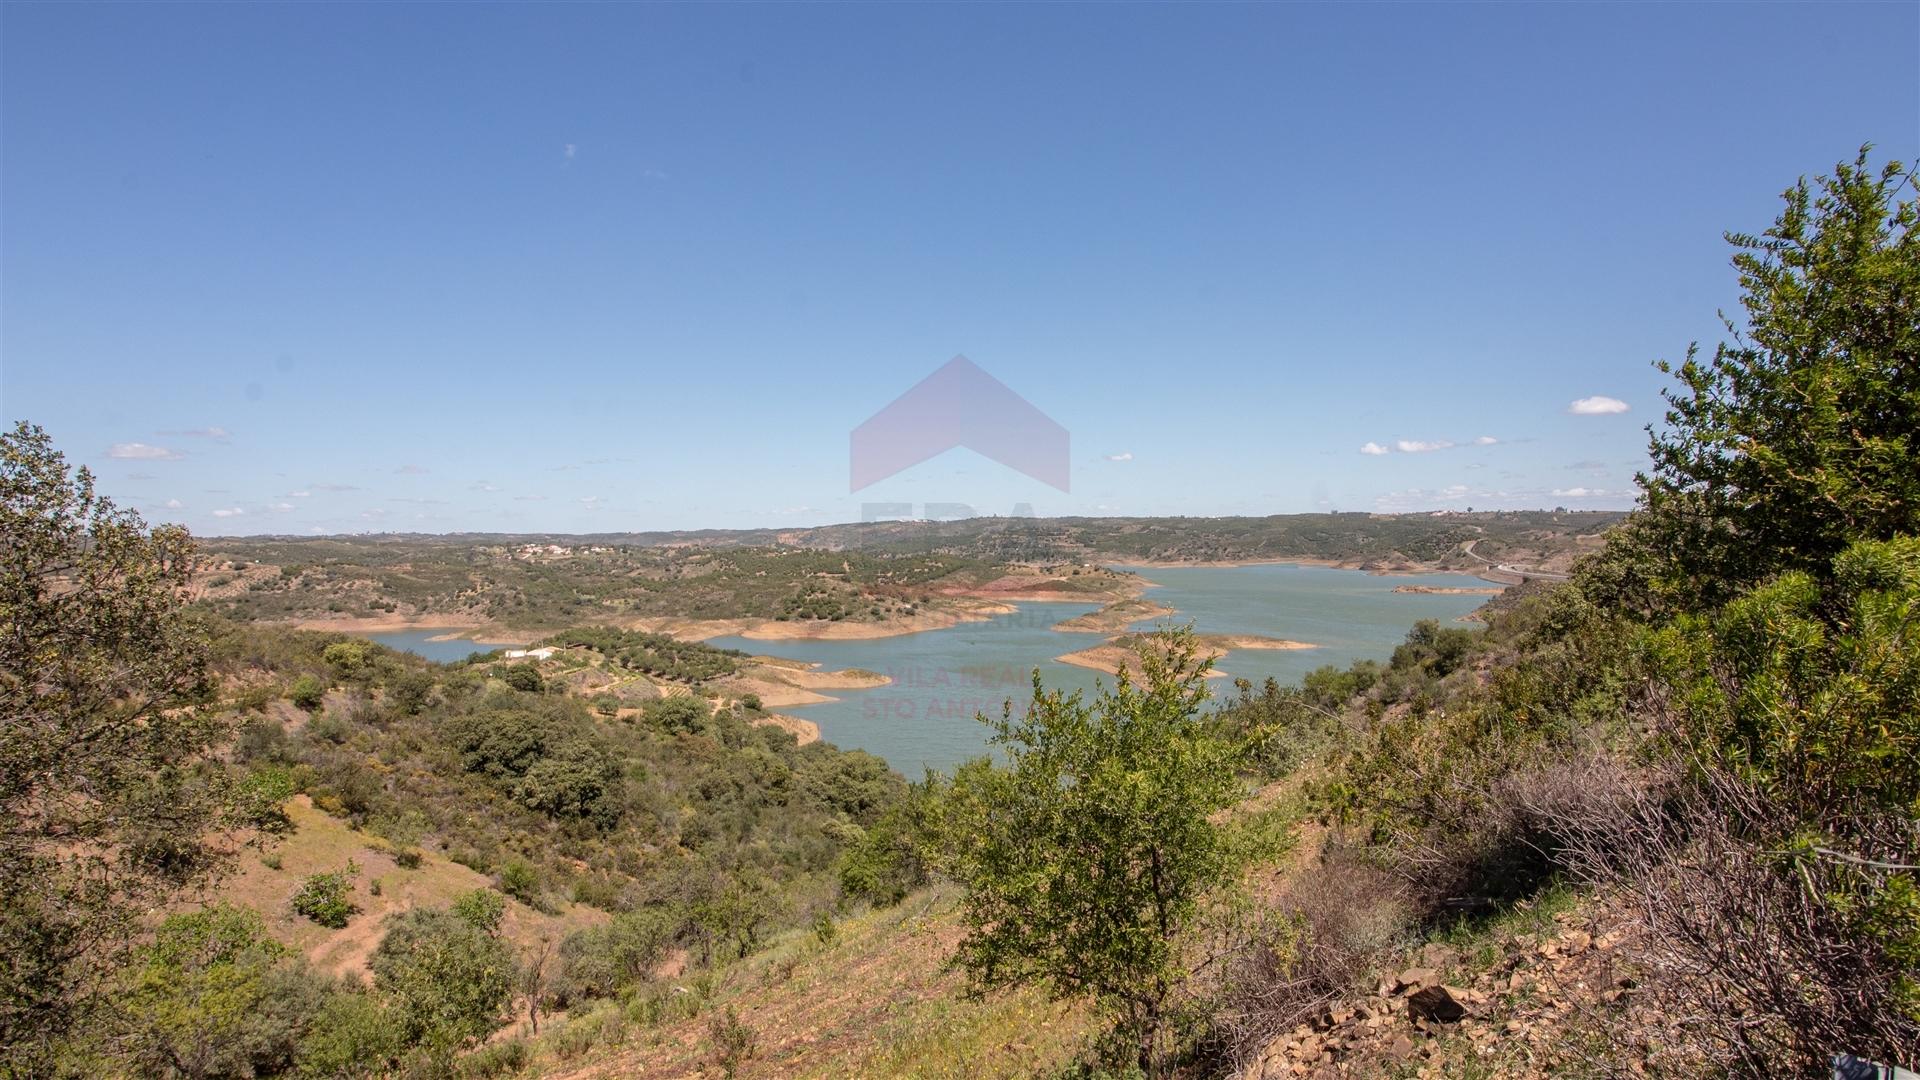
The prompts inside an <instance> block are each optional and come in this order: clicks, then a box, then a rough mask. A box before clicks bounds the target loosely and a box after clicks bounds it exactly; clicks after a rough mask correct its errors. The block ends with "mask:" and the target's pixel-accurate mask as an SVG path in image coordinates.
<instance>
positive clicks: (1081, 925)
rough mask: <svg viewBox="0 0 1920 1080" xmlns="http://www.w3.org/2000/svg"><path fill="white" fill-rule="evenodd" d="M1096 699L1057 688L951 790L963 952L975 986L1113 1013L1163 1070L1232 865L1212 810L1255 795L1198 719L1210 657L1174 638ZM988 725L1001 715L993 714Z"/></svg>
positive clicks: (950, 837) (1148, 1064)
mask: <svg viewBox="0 0 1920 1080" xmlns="http://www.w3.org/2000/svg"><path fill="white" fill-rule="evenodd" d="M1140 652H1141V681H1140V682H1139V683H1138V684H1137V685H1136V684H1135V683H1134V682H1133V681H1132V680H1131V679H1129V678H1128V677H1127V675H1125V674H1124V673H1123V674H1122V675H1121V677H1120V679H1119V680H1118V682H1117V683H1116V684H1115V685H1114V686H1113V687H1112V688H1111V689H1106V688H1104V687H1103V688H1102V689H1101V690H1100V692H1099V693H1098V695H1097V696H1096V697H1095V699H1094V701H1093V702H1092V703H1091V704H1089V703H1087V702H1085V701H1084V700H1082V696H1081V694H1080V693H1078V692H1075V693H1074V694H1072V695H1063V694H1062V693H1061V692H1060V691H1057V690H1056V691H1051V692H1049V691H1047V690H1046V689H1045V688H1044V687H1043V686H1042V685H1041V682H1040V678H1039V674H1038V673H1037V672H1036V673H1035V676H1034V688H1033V699H1032V702H1031V703H1030V705H1029V706H1028V708H1027V711H1026V713H1025V714H1024V715H1023V716H1020V717H1018V718H1016V717H1015V716H1014V714H1013V710H1012V707H1011V705H1009V706H1008V708H1007V710H1006V711H1005V712H1004V713H1003V714H1002V716H1001V717H1000V719H998V720H996V721H987V722H988V723H989V724H990V726H991V727H992V728H993V731H994V734H993V737H992V742H993V743H994V745H996V746H998V747H999V748H1000V749H1001V750H1002V751H1003V752H1004V753H1005V755H1006V764H1005V765H996V764H994V763H993V762H992V761H990V760H988V759H980V760H977V761H974V762H971V763H969V764H968V765H966V766H964V767H963V768H962V769H961V770H960V771H959V773H958V775H957V776H956V778H955V781H954V786H953V791H952V794H951V796H950V798H949V800H948V801H949V812H948V820H947V823H946V825H945V830H946V838H947V841H948V843H949V845H950V849H949V853H948V856H947V858H948V867H947V868H948V870H949V872H950V873H951V874H952V876H953V877H954V879H955V880H957V881H958V882H959V883H960V884H961V885H962V886H963V887H964V888H965V890H966V895H965V901H964V906H963V920H964V924H965V926H966V936H965V938H964V939H962V941H961V943H960V946H959V949H958V952H957V955H956V959H957V960H958V961H959V963H960V964H961V965H962V966H964V967H965V968H966V971H967V973H968V976H969V981H970V985H971V987H972V989H973V990H974V991H976V992H983V991H989V990H993V989H996V988H1000V987H1007V986H1019V985H1023V984H1029V983H1041V984H1044V985H1046V986H1047V987H1048V988H1049V989H1050V990H1051V991H1052V992H1053V993H1055V994H1058V995H1061V996H1073V997H1087V998H1091V999H1093V1000H1094V1001H1095V1002H1096V1003H1097V1004H1098V1005H1099V1006H1101V1007H1103V1008H1104V1009H1106V1010H1108V1011H1109V1012H1110V1013H1111V1014H1112V1015H1113V1016H1114V1018H1115V1019H1116V1020H1117V1021H1118V1024H1119V1026H1120V1028H1121V1030H1122V1031H1124V1032H1125V1033H1126V1034H1127V1035H1129V1036H1131V1037H1132V1039H1133V1040H1134V1042H1135V1045H1136V1046H1137V1047H1138V1064H1139V1066H1140V1067H1141V1068H1143V1069H1148V1070H1151V1069H1153V1068H1156V1067H1157V1065H1158V1062H1159V1056H1160V1054H1161V1052H1162V1049H1163V1047H1162V1042H1161V1039H1162V1036H1163V1034H1164V1031H1163V1029H1164V1024H1165V1021H1166V1009H1167V1004H1168V1000H1169V997H1170V995H1171V994H1172V993H1173V992H1174V990H1175V989H1176V987H1177V986H1178V984H1179V983H1180V981H1181V978H1182V975H1183V967H1182V962H1181V933H1182V931H1183V930H1185V929H1187V928H1188V927H1189V926H1190V924H1191V923H1192V921H1193V919H1194V917H1195V916H1196V915H1197V914H1198V912H1199V911H1200V906H1201V901H1202V899H1203V898H1204V897H1205V896H1206V895H1207V893H1208V892H1209V890H1211V889H1213V888H1214V887H1215V886H1217V885H1219V884H1221V883H1222V881H1223V880H1224V879H1225V877H1226V875H1227V873H1228V871H1229V869H1230V868H1231V866H1232V862H1233V859H1232V854H1231V845H1230V844H1229V842H1228V839H1227V837H1226V835H1225V833H1224V831H1223V829H1222V828H1221V827H1220V826H1219V825H1217V824H1215V823H1214V822H1213V821H1212V820H1211V817H1212V815H1213V814H1214V813H1215V812H1217V811H1219V810H1220V809H1222V808H1224V807H1226V806H1229V805H1231V804H1232V803H1233V802H1234V801H1235V800H1236V799H1238V798H1239V797H1240V795H1241V794H1242V791H1241V787H1240V784H1239V782H1238V780H1237V778H1236V777H1235V773H1234V767H1233V761H1232V756H1231V754H1230V752H1229V751H1228V749H1227V748H1226V747H1225V746H1224V745H1222V744H1221V743H1220V742H1218V741H1217V740H1214V739H1212V738H1210V737H1209V736H1208V735H1207V733H1206V730H1205V726H1204V725H1203V724H1202V722H1201V720H1200V718H1199V717H1198V715H1197V713H1198V710H1199V707H1200V705H1201V703H1202V702H1204V701H1205V700H1206V698H1207V696H1208V692H1207V688H1206V685H1205V676H1206V672H1207V670H1208V668H1209V667H1210V666H1211V662H1210V661H1207V660H1203V659H1199V658H1198V657H1197V654H1196V646H1195V643H1194V640H1193V636H1192V634H1191V633H1190V632H1188V631H1173V632H1170V633H1168V634H1167V635H1166V636H1165V637H1164V638H1161V639H1159V640H1158V641H1156V642H1155V647H1149V648H1143V649H1141V650H1140ZM982 719H983V721H985V720H986V718H984V717H983V718H982Z"/></svg>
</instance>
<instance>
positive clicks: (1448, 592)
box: [1393, 585, 1507, 596]
mask: <svg viewBox="0 0 1920 1080" xmlns="http://www.w3.org/2000/svg"><path fill="white" fill-rule="evenodd" d="M1393 591H1394V592H1401V593H1425V594H1428V595H1431V596H1499V595H1500V594H1501V593H1503V592H1506V591H1507V590H1505V589H1460V588H1455V587H1453V586H1450V585H1395V586H1394V587H1393Z"/></svg>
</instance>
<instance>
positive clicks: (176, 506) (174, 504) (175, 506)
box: [160, 499, 187, 510]
mask: <svg viewBox="0 0 1920 1080" xmlns="http://www.w3.org/2000/svg"><path fill="white" fill-rule="evenodd" d="M160 505H162V506H164V507H166V508H167V509H169V510H185V509H186V508H187V504H186V503H183V502H181V501H180V500H179V499H168V500H167V501H166V502H164V503H161V504H160Z"/></svg>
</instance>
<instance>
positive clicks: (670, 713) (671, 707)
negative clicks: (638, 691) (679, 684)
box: [640, 694, 708, 734]
mask: <svg viewBox="0 0 1920 1080" xmlns="http://www.w3.org/2000/svg"><path fill="white" fill-rule="evenodd" d="M640 716H641V719H643V720H645V721H646V722H647V723H649V724H652V725H654V726H655V727H657V728H659V729H660V730H662V731H669V732H684V733H688V734H694V733H698V732H699V731H700V730H701V729H702V728H704V727H705V726H706V723H707V716H708V710H707V706H706V705H705V704H704V703H703V702H702V701H701V700H700V699H699V698H696V697H694V696H692V695H691V694H680V695H677V696H674V697H666V698H660V699H658V700H655V701H650V702H648V703H647V704H646V706H645V707H643V708H642V709H641V710H640Z"/></svg>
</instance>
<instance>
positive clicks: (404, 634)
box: [366, 626, 512, 664]
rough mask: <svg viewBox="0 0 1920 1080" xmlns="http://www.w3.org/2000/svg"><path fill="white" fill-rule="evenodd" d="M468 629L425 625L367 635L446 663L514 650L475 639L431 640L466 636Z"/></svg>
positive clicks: (371, 638)
mask: <svg viewBox="0 0 1920 1080" xmlns="http://www.w3.org/2000/svg"><path fill="white" fill-rule="evenodd" d="M465 629H466V628H465V627H458V626H441V627H433V626H422V627H418V628H416V629H413V630H395V631H394V632H392V633H390V634H367V635H366V638H367V640H369V641H377V642H379V643H380V644H382V645H385V646H386V647H388V648H390V649H399V650H400V651H401V652H410V653H412V654H414V655H415V656H424V657H426V658H427V659H428V660H432V661H434V662H436V663H441V664H445V663H448V662H450V661H454V660H465V659H466V658H467V657H469V656H471V655H473V654H474V653H477V652H490V651H492V650H494V649H505V648H511V647H512V646H508V645H482V644H480V643H479V642H477V641H474V640H473V639H471V638H454V639H453V640H452V641H429V640H427V639H428V638H436V637H439V636H440V635H442V634H458V633H462V632H463V631H464V630H465Z"/></svg>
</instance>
